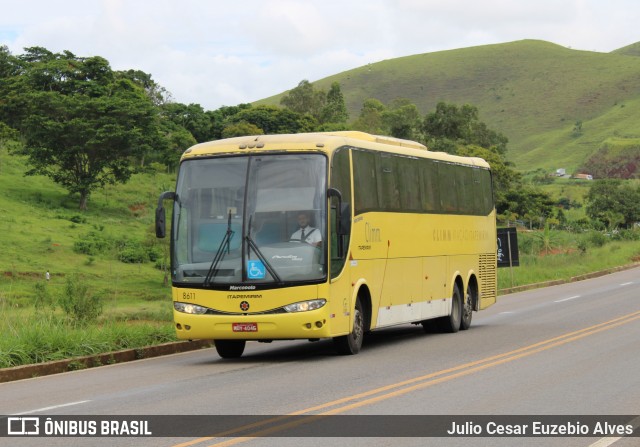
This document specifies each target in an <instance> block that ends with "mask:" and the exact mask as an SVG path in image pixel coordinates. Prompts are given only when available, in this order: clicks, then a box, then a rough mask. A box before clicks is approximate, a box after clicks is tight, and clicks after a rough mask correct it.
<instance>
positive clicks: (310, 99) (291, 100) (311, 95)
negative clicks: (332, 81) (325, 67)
mask: <svg viewBox="0 0 640 447" xmlns="http://www.w3.org/2000/svg"><path fill="white" fill-rule="evenodd" d="M326 101H327V96H326V94H325V93H324V91H322V90H316V89H315V88H313V84H311V83H310V82H309V81H307V80H306V79H303V80H302V81H300V83H299V84H298V86H297V87H295V88H293V89H292V90H290V91H289V92H288V93H287V94H286V95H284V96H283V97H282V99H281V100H280V104H281V105H283V106H284V107H286V108H287V109H289V110H291V111H293V112H296V113H299V114H300V115H304V114H305V113H308V114H309V115H311V116H312V117H314V118H315V119H316V120H318V121H321V119H322V110H323V108H324V106H325V104H326Z"/></svg>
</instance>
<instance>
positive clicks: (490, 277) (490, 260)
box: [479, 253, 498, 298]
mask: <svg viewBox="0 0 640 447" xmlns="http://www.w3.org/2000/svg"><path fill="white" fill-rule="evenodd" d="M496 271H497V269H496V254H495V253H487V254H481V255H480V262H479V273H480V293H481V296H482V297H483V298H495V296H496V290H497V286H498V282H497V276H496Z"/></svg>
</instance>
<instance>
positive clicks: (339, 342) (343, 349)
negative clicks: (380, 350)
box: [333, 298, 364, 355]
mask: <svg viewBox="0 0 640 447" xmlns="http://www.w3.org/2000/svg"><path fill="white" fill-rule="evenodd" d="M363 339H364V313H363V312H362V304H361V303H360V299H359V298H358V299H357V300H356V307H355V309H354V311H353V328H352V329H351V333H349V334H347V335H343V336H341V337H335V338H334V339H333V344H334V347H335V349H336V351H337V352H338V354H343V355H353V354H357V353H358V352H360V348H362V340H363Z"/></svg>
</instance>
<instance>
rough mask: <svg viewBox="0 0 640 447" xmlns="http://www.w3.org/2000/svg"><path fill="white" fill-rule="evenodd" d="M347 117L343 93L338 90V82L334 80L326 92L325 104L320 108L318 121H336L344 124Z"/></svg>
mask: <svg viewBox="0 0 640 447" xmlns="http://www.w3.org/2000/svg"><path fill="white" fill-rule="evenodd" d="M348 119H349V113H348V112H347V106H346V104H345V102H344V95H343V94H342V91H341V90H340V84H339V83H338V82H334V83H332V84H331V88H330V89H329V92H328V93H327V100H326V103H325V106H324V107H323V108H322V113H321V117H320V122H321V123H322V124H327V123H338V124H344V123H346V122H347V120H348Z"/></svg>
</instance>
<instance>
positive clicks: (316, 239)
mask: <svg viewBox="0 0 640 447" xmlns="http://www.w3.org/2000/svg"><path fill="white" fill-rule="evenodd" d="M309 221H310V217H309V212H307V211H300V212H299V213H298V226H299V227H300V228H299V229H298V230H297V231H296V232H294V233H293V234H292V235H291V237H290V238H289V240H290V241H298V242H306V243H307V244H310V245H313V246H316V247H318V246H319V245H320V243H321V242H322V236H321V235H320V230H318V229H317V228H313V227H311V226H309Z"/></svg>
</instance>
